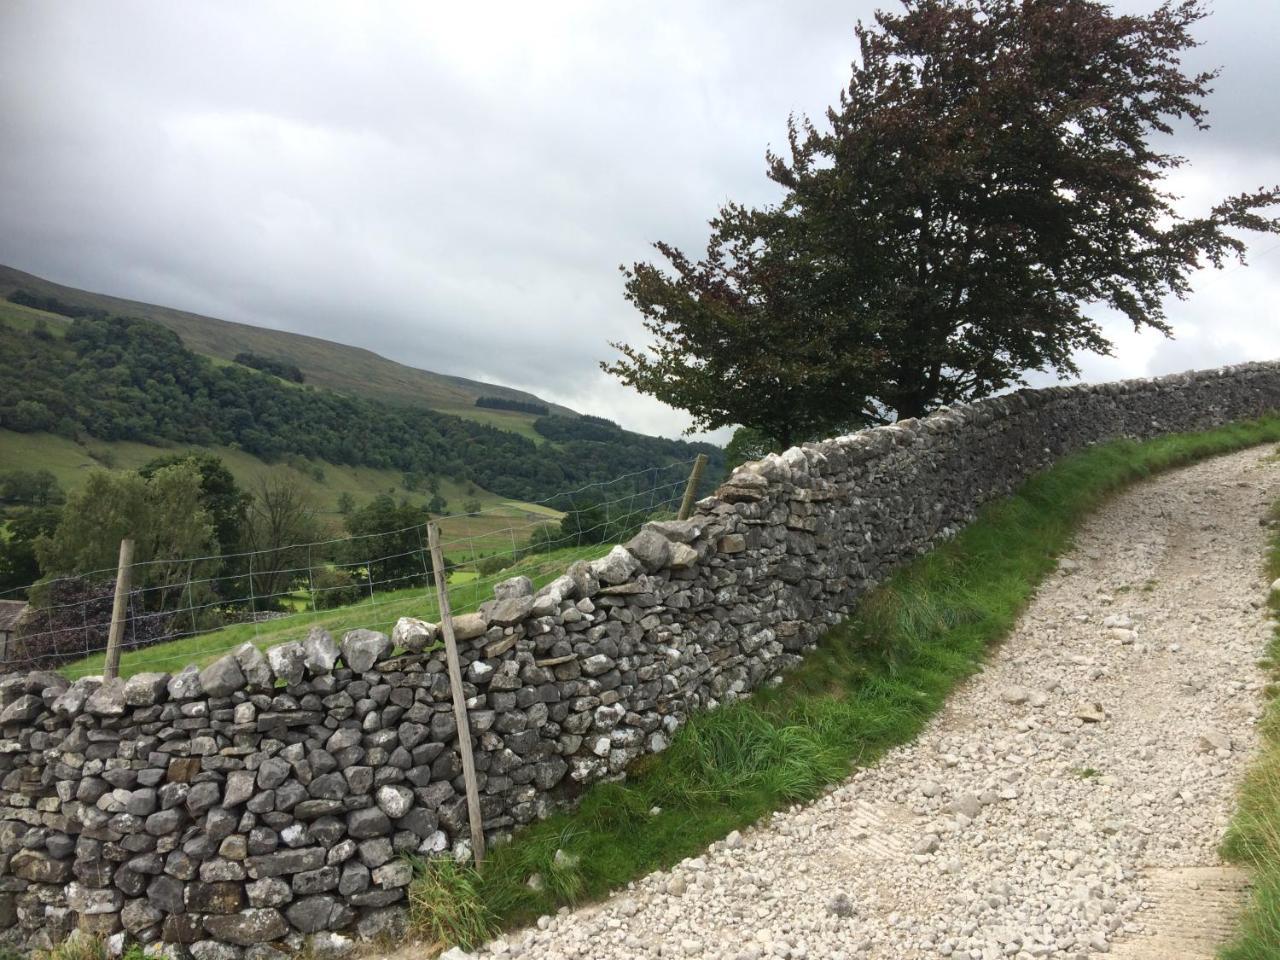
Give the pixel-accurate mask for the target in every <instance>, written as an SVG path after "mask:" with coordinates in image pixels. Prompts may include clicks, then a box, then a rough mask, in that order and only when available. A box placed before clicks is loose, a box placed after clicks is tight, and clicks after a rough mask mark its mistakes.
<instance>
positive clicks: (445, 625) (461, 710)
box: [427, 523, 484, 870]
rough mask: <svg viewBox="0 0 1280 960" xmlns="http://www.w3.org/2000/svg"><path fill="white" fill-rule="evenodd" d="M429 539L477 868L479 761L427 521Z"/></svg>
mask: <svg viewBox="0 0 1280 960" xmlns="http://www.w3.org/2000/svg"><path fill="white" fill-rule="evenodd" d="M427 542H428V543H429V544H430V547H431V568H432V571H433V572H434V574H435V581H436V600H437V602H438V603H439V605H440V632H441V633H443V634H444V655H445V660H446V661H447V662H448V664H449V686H450V688H451V689H452V690H453V719H454V721H455V722H456V723H457V725H458V752H459V753H461V754H462V778H463V780H464V781H465V782H466V786H467V816H468V818H469V819H470V821H471V852H472V854H473V855H474V857H475V861H476V869H477V870H479V869H480V866H481V864H483V863H484V824H483V821H482V820H481V819H480V784H479V782H478V781H477V780H476V762H475V758H473V757H472V755H471V722H470V721H469V720H468V719H467V698H466V694H464V693H463V691H462V664H461V663H460V662H459V660H458V641H457V640H456V639H454V636H453V615H452V614H451V613H450V612H449V593H448V589H447V588H446V586H445V579H444V555H443V553H442V552H441V550H440V531H439V529H438V528H437V527H436V525H435V524H434V523H428V524H427Z"/></svg>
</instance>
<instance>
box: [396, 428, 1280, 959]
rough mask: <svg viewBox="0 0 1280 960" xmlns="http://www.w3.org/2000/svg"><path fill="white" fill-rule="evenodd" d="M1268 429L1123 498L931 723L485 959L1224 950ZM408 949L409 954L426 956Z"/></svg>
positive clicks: (1187, 955)
mask: <svg viewBox="0 0 1280 960" xmlns="http://www.w3.org/2000/svg"><path fill="white" fill-rule="evenodd" d="M1269 452H1270V451H1269V450H1263V449H1257V448H1255V449H1252V450H1246V451H1243V452H1240V453H1236V454H1231V455H1228V456H1224V457H1220V458H1217V459H1214V460H1210V461H1207V462H1205V463H1202V464H1199V465H1196V466H1192V467H1188V468H1185V469H1182V470H1178V471H1176V472H1172V473H1169V474H1166V475H1164V476H1161V477H1159V478H1157V479H1155V480H1152V481H1149V482H1146V483H1143V484H1140V485H1138V486H1135V487H1134V488H1132V489H1130V490H1128V491H1127V492H1125V493H1123V494H1121V495H1119V496H1117V497H1115V498H1114V499H1113V500H1111V501H1110V502H1109V503H1108V504H1106V505H1105V506H1104V507H1103V508H1102V509H1100V510H1099V511H1098V512H1097V513H1096V514H1095V515H1094V516H1093V517H1092V518H1091V519H1090V520H1089V521H1088V522H1087V523H1086V524H1085V525H1084V527H1083V528H1082V529H1081V531H1080V532H1079V534H1078V536H1077V538H1076V546H1075V549H1074V550H1073V551H1072V552H1071V554H1070V557H1069V560H1068V562H1064V563H1063V564H1062V568H1061V569H1060V570H1059V571H1058V572H1057V573H1055V574H1054V575H1053V576H1051V577H1050V578H1049V579H1048V580H1047V581H1046V582H1045V583H1044V584H1043V585H1042V587H1041V589H1040V590H1039V592H1038V594H1037V596H1036V597H1035V599H1034V600H1033V602H1032V603H1031V605H1030V606H1029V608H1028V609H1027V610H1026V611H1025V613H1024V615H1023V616H1022V618H1021V619H1020V621H1019V624H1018V626H1017V628H1016V629H1015V631H1014V632H1013V634H1012V635H1011V636H1010V637H1009V638H1008V640H1007V641H1006V642H1005V643H1004V644H1003V645H1002V646H1001V647H1000V648H999V649H998V650H995V651H993V652H992V655H991V657H990V659H989V662H988V665H987V667H986V669H985V670H984V671H983V672H982V673H980V674H978V675H977V676H976V677H974V678H973V679H972V680H970V681H969V682H967V683H966V684H964V685H963V686H962V687H961V688H960V689H958V690H957V691H956V692H955V694H953V696H952V697H951V699H950V701H949V702H948V704H947V706H946V707H945V708H944V710H943V711H942V712H941V713H940V714H939V715H938V716H937V717H936V718H935V719H934V721H933V722H932V723H931V724H930V726H929V727H928V729H927V730H926V731H925V732H924V733H923V734H922V735H921V736H920V737H919V738H918V739H917V740H916V741H914V742H913V743H911V744H908V745H906V746H904V747H901V748H899V749H896V750H894V751H892V752H890V753H889V754H888V755H886V756H885V757H884V759H883V760H882V761H881V762H880V763H879V764H877V765H876V766H875V767H872V768H869V769H864V770H859V771H857V772H856V773H855V774H854V775H853V776H852V777H851V778H850V779H848V780H847V781H845V782H844V783H843V784H840V785H839V786H838V787H836V788H834V789H833V790H832V791H831V792H830V793H829V794H828V795H826V796H825V797H823V798H822V799H821V800H819V801H817V802H815V803H813V804H810V805H808V806H805V807H798V808H794V809H791V810H788V811H784V812H781V813H778V814H776V815H775V816H774V817H773V818H771V820H770V821H769V822H767V823H763V824H760V825H758V826H757V827H755V828H753V829H752V830H750V831H747V832H745V833H744V834H743V835H741V836H738V835H731V837H730V838H729V839H728V840H726V841H723V842H719V843H716V844H714V845H713V846H712V848H711V849H710V850H708V851H707V852H706V854H705V855H704V856H702V857H698V858H696V859H693V860H688V861H685V862H684V863H682V864H680V865H677V866H676V867H675V868H673V869H672V870H669V871H662V872H658V873H654V874H651V875H649V876H647V877H645V878H643V879H641V880H639V881H637V882H636V883H635V884H633V885H632V886H631V887H630V888H629V889H628V890H625V891H621V892H620V893H619V894H618V895H616V896H614V897H612V898H611V899H609V900H607V901H605V902H604V903H601V904H595V905H591V906H589V907H585V908H582V909H579V910H577V911H564V912H562V913H561V914H559V915H557V916H555V917H544V918H542V919H541V920H540V921H539V924H538V926H537V927H534V928H530V929H528V930H523V931H516V932H513V933H512V934H510V935H509V936H507V937H506V938H504V939H501V940H498V941H495V942H493V943H490V944H489V945H488V946H486V947H485V948H483V949H482V950H480V951H479V952H478V953H477V956H484V957H490V956H504V957H525V958H539V960H542V958H546V960H595V958H600V960H606V958H607V960H650V958H658V957H661V958H670V957H706V958H711V957H715V958H726V960H733V958H742V960H763V958H769V957H778V958H796V960H799V958H806V957H808V958H815V960H817V958H823V960H853V958H875V960H888V958H894V960H898V958H904V960H910V958H936V957H959V958H971V960H996V958H1003V957H1012V958H1016V960H1025V958H1037V957H1056V958H1077V957H1080V958H1083V957H1092V956H1095V955H1100V954H1103V953H1108V954H1110V955H1112V956H1116V957H1122V958H1126V960H1155V958H1161V960H1165V958H1168V960H1193V958H1197V960H1198V958H1205V960H1208V958H1211V957H1212V956H1213V951H1214V950H1215V949H1216V946H1217V945H1219V944H1220V943H1221V942H1222V941H1223V940H1224V939H1225V938H1227V937H1228V936H1229V935H1230V933H1231V930H1232V928H1233V925H1234V915H1235V913H1236V912H1237V911H1238V909H1239V908H1240V906H1241V905H1242V904H1243V900H1244V896H1245V891H1246V889H1247V877H1246V876H1245V875H1244V874H1242V873H1241V872H1239V871H1235V870H1232V869H1230V868H1227V867H1225V866H1224V865H1223V864H1222V863H1221V861H1220V859H1219V858H1218V855H1217V852H1216V851H1217V846H1218V844H1219V842H1220V840H1221V838H1222V835H1223V831H1224V829H1225V827H1226V824H1227V821H1228V819H1229V817H1230V814H1231V812H1232V809H1233V807H1234V802H1235V789H1236V786H1237V785H1238V784H1239V782H1240V780H1241V779H1242V777H1243V775H1244V771H1245V768H1246V766H1247V764H1248V761H1249V755H1250V753H1251V752H1252V751H1253V750H1254V748H1255V747H1256V745H1257V737H1256V733H1255V731H1254V724H1255V723H1256V720H1257V718H1258V717H1259V716H1260V714H1261V711H1262V698H1261V693H1262V688H1263V685H1264V678H1263V675H1262V673H1261V671H1260V670H1259V669H1258V668H1257V660H1258V659H1259V657H1260V656H1261V654H1262V653H1263V651H1264V649H1265V647H1266V645H1267V641H1268V639H1269V636H1270V624H1269V621H1268V619H1267V612H1266V608H1265V605H1264V604H1263V599H1264V591H1265V589H1266V585H1265V584H1264V583H1263V579H1262V572H1261V557H1262V554H1263V550H1264V546H1265V538H1266V530H1265V529H1264V528H1263V527H1262V526H1260V524H1259V519H1260V518H1261V517H1262V516H1263V514H1264V512H1265V510H1266V508H1267V506H1268V505H1269V504H1270V503H1271V502H1272V501H1273V500H1274V499H1276V497H1277V496H1280V463H1277V462H1276V460H1275V459H1274V458H1268V457H1267V453H1269ZM406 955H407V954H406Z"/></svg>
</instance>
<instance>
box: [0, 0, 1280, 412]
mask: <svg viewBox="0 0 1280 960" xmlns="http://www.w3.org/2000/svg"><path fill="white" fill-rule="evenodd" d="M886 2H887V0H886ZM876 5H877V4H876V3H874V2H867V0H850V2H844V3H839V2H827V0H814V2H804V0H797V2H793V3H780V2H776V0H775V2H743V0H720V2H714V3H713V2H689V0H679V2H667V0H644V2H639V0H635V2H610V3H605V2H582V3H577V2H572V3H571V2H559V0H544V2H540V3H529V2H527V0H524V2H518V3H517V2H512V3H506V2H493V0H491V2H488V3H483V4H475V3H473V4H463V3H450V4H446V3H420V2H417V3H403V4H396V3H388V2H381V3H378V4H365V3H349V4H337V3H318V2H315V0H306V2H300V3H259V2H216V3H214V2H209V3H199V2H189V0H188V2H182V3H172V2H169V0H155V2H148V3H133V2H123V0H112V2H109V3H99V2H91V0H85V2H79V3H70V2H57V0H30V2H26V0H17V2H16V0H0V131H3V132H2V134H0V142H2V144H3V147H2V149H0V262H3V263H7V264H10V265H12V266H16V267H18V268H20V269H23V270H27V271H30V272H33V273H37V274H40V275H42V276H46V277H48V278H50V279H53V280H56V281H58V282H61V283H66V284H71V285H73V286H80V287H85V288H88V289H91V290H97V291H101V292H104V293H112V294H116V295H120V296H126V297H131V298H134V299H138V300H146V301H151V302H154V303H161V304H165V305H169V306H175V307H181V308H184V309H188V310H194V311H197V312H201V313H206V314H211V315H213V316H218V317H223V318H226V319H229V320H240V321H245V322H248V323H253V324H259V325H262V326H267V327H278V328H282V329H287V330H294V331H298V332H303V333H308V334H313V335H315V336H320V337H326V338H330V339H333V340H338V341H341V342H344V343H350V344H356V345H359V346H363V347H368V348H370V349H372V350H375V351H377V352H379V353H382V354H384V355H386V356H389V357H392V358H394V359H396V360H399V361H402V362H404V363H408V364H412V365H414V366H420V367H424V368H427V369H431V370H436V371H440V372H444V373H454V374H461V375H465V376H471V377H477V378H480V379H487V380H491V381H494V382H498V383H504V384H509V385H511V386H516V387H522V388H525V389H529V390H532V391H534V392H536V393H538V394H540V395H541V396H543V397H545V398H547V399H550V400H555V401H559V402H563V403H565V404H568V405H570V406H572V407H574V408H576V409H578V410H581V411H584V412H593V413H598V414H603V415H606V416H611V417H613V418H615V419H618V420H620V421H621V422H622V423H623V424H624V425H626V426H628V427H631V428H633V429H639V430H644V431H646V432H652V433H663V434H667V435H677V434H679V433H680V431H681V430H683V428H684V427H685V426H687V424H688V418H687V416H686V415H684V414H683V413H681V412H679V411H673V410H670V409H668V408H665V407H663V406H662V405H661V404H658V403H657V402H656V401H653V400H650V399H648V398H645V397H641V396H639V395H637V394H635V393H633V392H632V391H630V390H628V389H627V388H624V387H622V386H621V385H619V384H617V383H616V382H614V381H612V380H611V379H610V378H608V377H606V376H605V375H604V374H602V373H600V372H599V370H598V368H597V362H598V361H599V360H601V359H605V358H609V357H611V356H612V351H610V349H609V347H608V341H609V340H618V339H622V340H630V341H632V342H636V341H639V340H641V339H642V337H643V331H642V329H641V327H640V322H639V316H638V314H636V313H635V311H634V310H633V309H632V308H631V307H630V306H629V305H628V304H627V303H626V301H625V300H624V299H623V297H622V281H621V277H620V275H619V273H618V269H617V268H618V265H619V264H620V263H624V262H626V263H630V262H632V261H635V260H636V259H641V258H647V257H648V256H649V251H648V244H649V243H651V242H652V241H654V240H658V239H666V240H671V241H674V242H676V243H678V244H680V245H682V246H684V247H686V248H687V249H692V250H694V251H698V250H700V249H701V248H702V246H703V245H704V243H705V238H706V232H707V228H706V221H707V219H708V218H709V217H710V216H712V215H713V214H714V212H715V210H716V208H717V207H718V206H719V205H720V204H721V203H723V202H724V201H726V200H729V199H734V200H740V201H745V202H754V203H761V202H767V201H769V200H771V199H773V197H774V193H773V191H772V190H771V188H770V185H769V183H768V182H767V181H766V179H765V177H764V175H763V170H764V153H765V150H766V148H767V147H768V146H769V145H770V144H772V145H775V146H777V145H780V144H783V143H784V142H785V139H784V136H785V122H786V117H787V114H788V113H790V112H797V113H809V114H815V115H816V114H820V113H821V112H822V111H823V110H824V108H825V107H826V106H827V104H829V103H830V102H832V101H833V100H834V99H835V98H836V97H837V95H838V92H839V90H840V88H841V87H842V86H843V84H844V82H845V81H846V79H847V75H848V65H849V61H850V59H851V58H852V56H853V52H854V45H853V38H852V27H853V24H854V22H855V21H856V20H857V18H858V17H859V16H862V17H866V16H868V15H869V14H870V13H871V11H872V10H873V9H874V8H875V6H876ZM1119 6H1121V7H1122V8H1125V9H1130V10H1145V9H1149V8H1150V6H1151V4H1150V3H1146V2H1124V3H1121V4H1119ZM1199 35H1200V36H1201V38H1202V39H1203V40H1204V41H1205V46H1204V47H1203V48H1201V49H1200V50H1198V51H1196V52H1195V54H1194V58H1193V59H1194V62H1195V64H1196V65H1197V66H1201V65H1203V66H1217V65H1221V66H1222V67H1223V68H1224V73H1223V76H1222V78H1221V79H1220V81H1219V82H1218V83H1217V85H1216V86H1217V92H1216V93H1215V95H1214V97H1213V98H1212V100H1211V101H1210V103H1211V109H1212V116H1211V122H1212V123H1213V129H1212V130H1210V131H1209V132H1208V133H1203V134H1198V135H1196V134H1191V135H1187V136H1183V135H1181V134H1180V135H1179V137H1178V142H1177V143H1176V147H1177V148H1178V149H1179V150H1180V152H1182V153H1184V154H1186V155H1188V156H1189V157H1191V158H1192V161H1193V166H1192V169H1191V170H1190V171H1187V172H1184V174H1182V175H1180V176H1179V177H1178V179H1177V180H1176V181H1175V182H1174V184H1173V186H1174V188H1175V189H1177V190H1178V191H1179V192H1181V193H1183V194H1185V195H1186V197H1187V210H1188V212H1191V211H1196V210H1201V209H1204V208H1205V207H1206V206H1207V205H1208V204H1209V203H1211V202H1213V201H1214V200H1216V199H1219V198H1221V197H1222V196H1225V195H1226V194H1228V193H1232V192H1238V191H1240V190H1246V189H1253V188H1256V187H1258V186H1260V185H1263V184H1275V183H1277V182H1280V121H1277V119H1276V118H1277V111H1276V110H1275V109H1274V106H1273V104H1274V97H1275V92H1276V90H1277V89H1278V88H1280V62H1278V61H1277V58H1276V57H1275V51H1274V43H1275V39H1276V37H1280V4H1276V3H1255V2H1252V0H1218V2H1217V4H1216V11H1215V13H1214V16H1213V17H1212V18H1211V19H1210V20H1209V21H1208V22H1207V23H1205V24H1203V25H1202V29H1201V30H1200V31H1199ZM1275 244H1276V238H1267V237H1263V238H1261V239H1260V240H1259V241H1258V242H1257V243H1255V244H1254V248H1253V249H1254V253H1253V257H1252V258H1251V259H1252V261H1253V265H1252V266H1250V267H1248V268H1246V269H1242V270H1234V271H1232V272H1230V273H1228V274H1221V275H1220V274H1215V273H1213V272H1206V273H1204V274H1202V275H1201V276H1200V277H1199V278H1198V280H1197V284H1196V286H1197V293H1196V295H1195V296H1194V297H1193V298H1192V299H1191V300H1189V301H1188V302H1185V303H1173V304H1171V305H1170V308H1169V313H1170V317H1171V320H1172V322H1173V324H1174V327H1175V330H1176V332H1177V339H1176V340H1173V341H1167V340H1164V339H1163V338H1162V337H1160V336H1159V335H1157V334H1152V333H1146V334H1143V335H1141V336H1134V335H1133V334H1132V333H1130V332H1127V331H1125V330H1124V328H1123V326H1121V325H1117V324H1111V323H1108V329H1109V330H1111V331H1112V332H1113V333H1115V334H1116V343H1117V352H1116V356H1115V357H1114V358H1110V359H1104V358H1082V365H1083V368H1084V371H1085V377H1084V378H1085V379H1086V380H1105V379H1114V378H1117V377H1123V376H1142V375H1149V374H1160V373H1167V372H1171V371H1177V370H1185V369H1188V368H1191V367H1206V366H1212V365H1215V364H1219V363H1228V362H1238V361H1243V360H1250V359H1262V358H1274V357H1276V356H1278V355H1280V312H1278V311H1277V308H1276V304H1277V303H1280V249H1277V248H1276V246H1275ZM1045 379H1046V378H1037V382H1044V381H1045Z"/></svg>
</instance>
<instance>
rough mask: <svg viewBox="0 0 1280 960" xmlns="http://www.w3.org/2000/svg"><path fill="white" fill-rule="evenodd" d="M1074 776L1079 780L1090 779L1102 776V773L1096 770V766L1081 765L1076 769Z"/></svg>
mask: <svg viewBox="0 0 1280 960" xmlns="http://www.w3.org/2000/svg"><path fill="white" fill-rule="evenodd" d="M1076 776H1077V777H1079V778H1080V779H1081V780H1092V779H1094V778H1095V777H1100V776H1102V774H1101V773H1099V772H1098V769H1097V768H1096V767H1082V768H1081V769H1079V770H1077V771H1076Z"/></svg>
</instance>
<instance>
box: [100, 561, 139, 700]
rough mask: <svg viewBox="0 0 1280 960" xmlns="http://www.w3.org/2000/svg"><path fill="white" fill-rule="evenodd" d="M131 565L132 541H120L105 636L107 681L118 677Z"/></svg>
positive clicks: (126, 617)
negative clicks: (109, 622) (114, 590)
mask: <svg viewBox="0 0 1280 960" xmlns="http://www.w3.org/2000/svg"><path fill="white" fill-rule="evenodd" d="M132 565H133V540H131V539H130V538H129V537H125V538H124V539H123V540H121V541H120V560H119V562H118V563H117V564H116V595H115V601H114V602H113V603H112V605H111V632H110V633H108V634H107V662H106V664H105V666H103V668H102V675H103V676H104V677H106V679H108V680H113V679H115V678H116V677H118V676H120V641H121V640H122V639H123V638H124V624H125V621H126V620H127V619H128V618H129V569H130V567H132Z"/></svg>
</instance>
